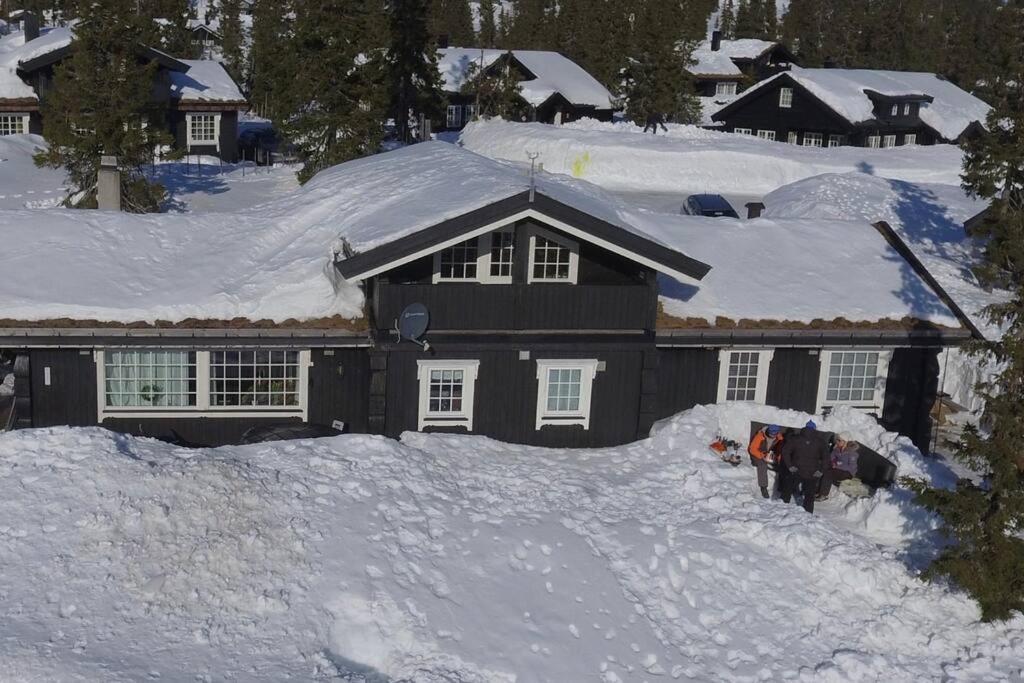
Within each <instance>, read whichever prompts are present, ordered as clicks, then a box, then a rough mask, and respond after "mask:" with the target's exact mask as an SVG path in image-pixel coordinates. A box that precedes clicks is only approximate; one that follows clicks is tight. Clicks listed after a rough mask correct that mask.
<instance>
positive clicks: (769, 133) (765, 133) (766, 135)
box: [757, 130, 775, 142]
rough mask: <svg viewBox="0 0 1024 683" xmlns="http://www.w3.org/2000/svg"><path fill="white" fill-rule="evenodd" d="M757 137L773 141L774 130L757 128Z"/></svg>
mask: <svg viewBox="0 0 1024 683" xmlns="http://www.w3.org/2000/svg"><path fill="white" fill-rule="evenodd" d="M757 137H759V138H761V139H762V140H771V141H773V142H774V141H775V131H774V130H759V131H757Z"/></svg>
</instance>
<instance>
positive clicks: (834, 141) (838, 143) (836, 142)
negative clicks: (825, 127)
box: [828, 135, 846, 147]
mask: <svg viewBox="0 0 1024 683" xmlns="http://www.w3.org/2000/svg"><path fill="white" fill-rule="evenodd" d="M845 144H846V136H845V135H829V136H828V146H829V147H842V146H843V145H845Z"/></svg>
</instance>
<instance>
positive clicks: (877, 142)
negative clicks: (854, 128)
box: [868, 135, 882, 149]
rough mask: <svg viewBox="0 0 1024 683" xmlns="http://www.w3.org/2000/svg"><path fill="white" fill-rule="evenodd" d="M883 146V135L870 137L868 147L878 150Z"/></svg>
mask: <svg viewBox="0 0 1024 683" xmlns="http://www.w3.org/2000/svg"><path fill="white" fill-rule="evenodd" d="M881 146H882V136H881V135H869V136H868V147H871V148H874V149H878V148H879V147H881Z"/></svg>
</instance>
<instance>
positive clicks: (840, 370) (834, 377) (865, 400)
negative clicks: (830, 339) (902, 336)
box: [818, 350, 890, 410]
mask: <svg viewBox="0 0 1024 683" xmlns="http://www.w3.org/2000/svg"><path fill="white" fill-rule="evenodd" d="M889 356H890V352H888V351H853V350H851V351H846V350H842V351H822V353H821V375H820V379H819V386H818V408H819V410H820V409H822V408H827V407H835V406H837V405H850V406H854V407H856V408H862V409H865V410H881V409H882V405H883V403H884V401H885V380H886V376H887V375H888V372H889Z"/></svg>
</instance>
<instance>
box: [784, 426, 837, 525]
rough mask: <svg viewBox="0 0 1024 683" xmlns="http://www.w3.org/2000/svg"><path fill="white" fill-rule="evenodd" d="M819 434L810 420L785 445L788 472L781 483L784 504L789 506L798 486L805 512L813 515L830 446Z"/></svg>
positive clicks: (827, 461) (827, 464)
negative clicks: (816, 495)
mask: <svg viewBox="0 0 1024 683" xmlns="http://www.w3.org/2000/svg"><path fill="white" fill-rule="evenodd" d="M817 430H818V426H817V425H816V424H814V421H813V420H808V421H807V424H806V425H805V426H804V428H803V429H801V430H800V432H799V433H797V435H796V436H791V437H789V438H788V439H786V440H785V441H784V442H783V445H782V466H783V467H784V468H785V469H786V472H787V475H786V478H785V479H784V480H783V482H782V501H783V502H784V503H788V502H789V501H790V498H792V496H793V493H794V490H795V489H796V487H797V486H798V485H799V487H800V495H802V496H803V498H804V510H807V511H808V512H811V513H813V512H814V495H815V494H816V493H817V492H818V482H819V480H820V479H821V475H823V474H824V473H825V470H827V469H828V466H829V460H828V444H826V443H825V439H823V438H821V435H820V434H818V431H817Z"/></svg>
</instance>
